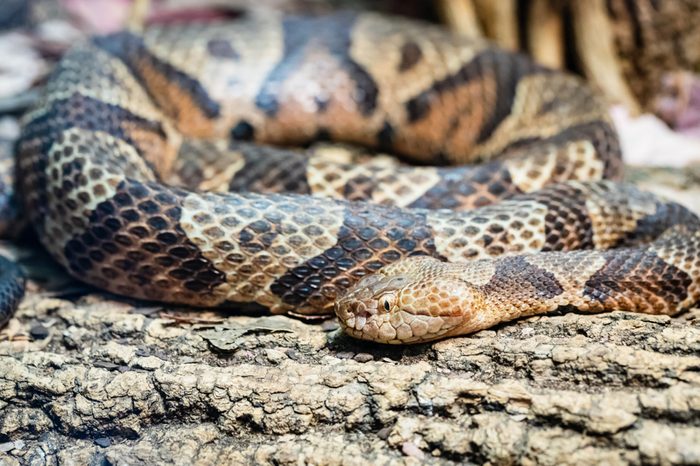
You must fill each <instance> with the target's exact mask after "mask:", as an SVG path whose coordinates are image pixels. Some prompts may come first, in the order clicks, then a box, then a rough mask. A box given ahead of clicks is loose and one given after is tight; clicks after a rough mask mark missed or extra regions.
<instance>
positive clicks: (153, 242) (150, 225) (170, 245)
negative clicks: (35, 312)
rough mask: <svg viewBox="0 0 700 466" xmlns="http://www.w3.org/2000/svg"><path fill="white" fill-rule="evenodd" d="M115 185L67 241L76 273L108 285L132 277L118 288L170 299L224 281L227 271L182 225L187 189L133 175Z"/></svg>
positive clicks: (70, 263) (209, 289)
mask: <svg viewBox="0 0 700 466" xmlns="http://www.w3.org/2000/svg"><path fill="white" fill-rule="evenodd" d="M76 170H77V171H79V170H80V167H76ZM76 173H77V172H76ZM116 191H117V192H116V194H115V195H114V196H113V197H112V198H111V199H110V200H107V201H103V202H101V203H99V204H98V205H97V207H96V208H95V210H94V211H93V212H92V213H91V214H90V217H89V219H88V227H87V228H86V229H85V231H84V232H83V233H82V234H79V235H77V236H74V237H73V238H72V239H70V240H69V241H68V242H67V243H66V246H65V248H64V255H65V258H66V260H67V261H68V267H69V268H70V270H71V271H72V272H73V273H74V274H75V275H76V276H78V277H80V278H81V279H82V280H84V281H86V282H88V283H91V284H93V285H96V286H99V287H102V288H107V289H114V288H115V287H114V286H113V284H114V283H115V282H117V283H129V285H120V287H121V288H122V289H120V290H119V292H120V293H123V294H127V295H131V296H140V297H145V298H147V299H161V300H162V299H164V300H166V301H167V300H168V296H169V294H170V293H172V290H174V289H178V288H184V289H185V290H188V291H189V292H191V293H192V294H193V296H194V294H195V293H210V292H212V291H213V289H214V288H215V287H216V286H218V285H220V284H222V283H224V281H225V275H224V273H223V272H221V271H219V270H218V269H216V268H215V267H214V265H213V264H212V263H211V262H210V261H209V260H208V259H206V258H205V257H204V256H203V255H202V253H201V251H200V249H199V248H198V247H197V246H196V245H195V244H194V243H192V242H191V241H190V240H189V239H188V238H187V235H186V234H185V232H184V231H183V230H182V228H181V227H180V224H179V222H180V216H181V213H182V197H183V194H184V193H183V192H179V191H175V190H172V189H169V188H166V187H164V186H162V185H159V184H156V183H141V182H138V181H134V180H126V181H122V182H121V183H120V184H119V186H117V189H116Z"/></svg>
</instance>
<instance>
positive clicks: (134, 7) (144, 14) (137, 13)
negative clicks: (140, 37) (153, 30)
mask: <svg viewBox="0 0 700 466" xmlns="http://www.w3.org/2000/svg"><path fill="white" fill-rule="evenodd" d="M150 9H151V1H150V0H133V2H132V4H131V10H130V11H129V18H128V19H127V23H126V27H127V28H128V29H129V30H131V31H143V29H144V27H145V26H146V20H147V19H148V12H149V11H150Z"/></svg>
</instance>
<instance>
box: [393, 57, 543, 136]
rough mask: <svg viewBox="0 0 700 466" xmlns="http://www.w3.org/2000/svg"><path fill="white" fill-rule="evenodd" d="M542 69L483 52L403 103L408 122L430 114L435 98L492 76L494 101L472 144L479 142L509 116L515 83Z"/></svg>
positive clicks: (436, 101)
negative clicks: (494, 86) (494, 87)
mask: <svg viewBox="0 0 700 466" xmlns="http://www.w3.org/2000/svg"><path fill="white" fill-rule="evenodd" d="M543 70H544V68H542V67H541V66H538V65H536V64H533V63H532V62H531V61H530V60H528V59H527V58H526V57H525V56H522V55H512V54H508V53H505V52H499V51H496V50H486V51H484V52H481V53H480V54H478V55H477V56H476V57H474V58H473V59H472V60H471V61H470V62H469V63H466V64H465V65H464V66H462V68H460V69H459V70H458V71H457V72H456V73H454V74H452V75H450V76H447V77H445V78H443V79H441V80H439V81H437V82H435V84H433V85H432V86H431V87H430V88H429V89H427V90H425V91H423V92H421V93H420V94H418V95H417V96H415V97H413V98H412V99H411V100H409V101H408V102H407V103H406V112H407V113H408V120H409V122H410V123H414V122H416V121H418V120H420V119H422V118H423V117H424V116H425V115H427V113H428V112H429V111H430V107H431V106H432V105H433V103H439V102H440V99H439V98H438V97H439V96H440V95H441V94H446V93H449V92H451V91H452V90H454V89H456V88H458V87H460V86H463V85H465V84H467V83H469V82H470V81H475V80H478V79H487V78H489V75H491V74H492V75H493V76H492V78H493V79H494V80H495V82H496V92H495V96H496V102H494V103H492V104H491V108H492V109H491V110H492V111H491V114H490V116H489V119H488V120H487V121H486V122H485V124H484V125H483V126H482V128H481V131H480V132H479V136H478V138H477V141H476V142H477V143H481V142H483V141H485V140H486V139H488V138H489V137H490V135H491V134H492V133H493V131H494V129H495V128H496V127H497V126H498V125H499V124H500V123H501V121H503V119H505V118H506V117H507V116H508V115H509V114H510V112H511V106H512V104H513V99H514V97H515V90H516V86H517V84H518V81H519V80H520V79H522V78H523V77H525V76H528V75H530V74H533V73H536V72H543Z"/></svg>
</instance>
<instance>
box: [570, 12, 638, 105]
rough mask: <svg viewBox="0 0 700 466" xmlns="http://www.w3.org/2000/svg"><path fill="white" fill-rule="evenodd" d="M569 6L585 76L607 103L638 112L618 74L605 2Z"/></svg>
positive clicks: (620, 69)
mask: <svg viewBox="0 0 700 466" xmlns="http://www.w3.org/2000/svg"><path fill="white" fill-rule="evenodd" d="M569 5H570V6H571V13H572V17H573V22H574V35H575V38H576V41H575V42H576V49H577V52H578V56H579V57H580V59H581V65H582V67H583V71H584V73H585V75H586V77H587V78H588V79H589V80H590V81H591V82H592V83H593V84H594V85H595V86H596V87H598V88H599V89H600V90H602V91H603V92H604V93H605V94H606V95H607V96H608V97H609V98H611V100H613V101H616V102H618V103H622V104H624V105H625V106H627V108H628V109H629V111H630V112H632V113H635V114H636V113H639V111H640V105H639V102H638V101H637V99H636V98H635V97H634V94H632V91H631V90H630V88H629V86H628V85H627V82H626V81H625V78H624V75H623V74H622V68H621V66H620V61H619V59H618V57H617V52H616V50H615V39H614V36H613V30H612V25H611V24H610V20H609V18H608V16H607V14H606V10H605V0H588V1H585V2H576V1H575V2H570V3H569Z"/></svg>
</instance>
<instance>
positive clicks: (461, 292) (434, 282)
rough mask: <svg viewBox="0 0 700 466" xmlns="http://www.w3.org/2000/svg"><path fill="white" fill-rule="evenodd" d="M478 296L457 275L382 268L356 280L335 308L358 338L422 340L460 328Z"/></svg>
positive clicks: (390, 341)
mask: <svg viewBox="0 0 700 466" xmlns="http://www.w3.org/2000/svg"><path fill="white" fill-rule="evenodd" d="M445 290H447V291H448V292H449V293H445ZM476 296H478V293H475V292H474V290H473V289H472V287H470V286H469V285H467V284H466V283H465V282H462V281H458V280H445V279H442V278H440V279H436V278H434V277H430V278H427V279H426V278H424V277H411V276H410V275H409V274H406V273H398V274H396V275H387V274H382V273H379V274H376V275H372V276H369V277H366V278H365V279H363V280H361V281H360V282H358V283H357V285H355V287H354V288H352V289H351V290H350V291H349V292H348V293H347V294H346V295H345V296H344V297H342V298H340V299H339V300H338V301H337V302H336V305H335V311H336V314H337V316H338V318H339V320H340V323H341V325H342V326H343V328H344V330H345V332H346V333H348V334H349V335H351V336H353V337H355V338H359V339H363V340H372V341H376V342H380V343H389V344H405V343H421V342H426V341H431V340H436V339H440V338H443V337H445V336H447V335H453V334H456V333H459V329H460V327H461V325H462V324H463V323H464V322H465V321H468V320H470V319H471V317H472V316H473V314H474V312H473V309H474V307H475V306H474V304H476V302H475V297H476ZM477 301H478V300H477Z"/></svg>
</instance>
